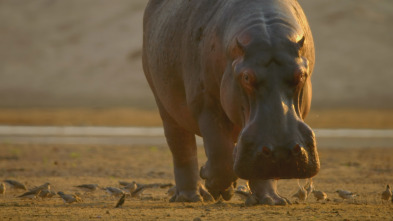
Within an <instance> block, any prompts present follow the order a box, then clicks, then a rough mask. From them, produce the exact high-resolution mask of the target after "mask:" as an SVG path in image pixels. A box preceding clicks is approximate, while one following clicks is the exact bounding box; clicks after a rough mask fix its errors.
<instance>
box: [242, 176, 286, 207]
mask: <svg viewBox="0 0 393 221" xmlns="http://www.w3.org/2000/svg"><path fill="white" fill-rule="evenodd" d="M249 186H250V189H251V196H250V197H249V198H248V199H247V200H246V202H245V204H246V205H247V206H253V205H256V204H263V205H283V206H284V205H288V204H291V202H290V201H289V200H288V199H287V198H285V197H282V196H280V195H279V194H278V192H277V180H250V181H249Z"/></svg>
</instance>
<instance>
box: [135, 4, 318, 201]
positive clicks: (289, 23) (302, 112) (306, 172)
mask: <svg viewBox="0 0 393 221" xmlns="http://www.w3.org/2000/svg"><path fill="white" fill-rule="evenodd" d="M142 60H143V69H144V72H145V76H146V78H147V80H148V82H149V85H150V87H151V89H152V91H153V94H154V96H155V99H156V103H157V105H158V109H159V111H160V115H161V118H162V120H163V125H164V130H165V136H166V138H167V143H168V145H169V147H170V149H171V152H172V155H173V163H174V173H175V181H176V187H177V190H176V194H175V195H174V197H173V198H172V199H171V200H172V201H200V200H202V199H203V198H204V199H209V197H211V196H213V197H214V198H215V199H217V198H218V197H219V196H222V197H223V198H224V199H226V200H229V199H230V198H231V196H232V193H233V187H234V186H235V185H236V179H237V178H238V177H239V178H243V179H246V180H249V183H250V187H251V190H252V192H253V195H255V197H256V198H258V199H259V201H260V202H265V201H269V202H270V203H271V202H273V204H282V203H286V202H287V200H286V199H285V198H283V197H281V196H280V195H278V193H277V190H276V180H277V179H282V178H284V179H288V178H307V177H312V176H314V175H315V174H316V173H317V172H318V171H319V159H318V154H317V150H316V144H315V136H314V133H313V131H312V130H311V129H310V128H309V127H308V126H307V125H306V124H305V123H304V122H303V119H304V118H305V117H306V115H307V113H308V111H309V109H310V104H311V80H310V77H311V73H312V70H313V67H314V43H313V39H312V35H311V32H310V29H309V26H308V23H307V20H306V17H305V15H304V14H303V11H302V9H301V7H300V6H299V4H298V3H297V1H296V0H265V1H244V0H217V1H210V0H189V1H184V0H167V1H158V0H150V1H149V3H148V5H147V7H146V10H145V14H144V20H143V55H142ZM195 135H199V136H202V137H203V141H204V146H205V152H206V155H207V158H208V160H207V162H206V164H205V165H204V166H203V167H202V168H201V169H200V171H199V168H198V162H197V155H196V142H195ZM199 176H200V177H201V178H203V179H205V186H206V187H207V190H208V191H209V193H210V194H211V195H210V194H209V193H208V192H207V191H204V190H205V189H204V186H203V185H202V184H200V182H199ZM266 199H268V200H266Z"/></svg>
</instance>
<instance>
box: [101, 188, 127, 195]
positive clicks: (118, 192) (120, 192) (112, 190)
mask: <svg viewBox="0 0 393 221" xmlns="http://www.w3.org/2000/svg"><path fill="white" fill-rule="evenodd" d="M103 189H104V190H106V192H107V193H109V194H110V195H111V196H121V195H123V194H124V191H123V190H121V189H119V188H116V187H105V188H103Z"/></svg>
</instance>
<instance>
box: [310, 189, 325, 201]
mask: <svg viewBox="0 0 393 221" xmlns="http://www.w3.org/2000/svg"><path fill="white" fill-rule="evenodd" d="M312 193H313V195H314V197H315V198H316V199H317V201H319V200H326V199H327V194H326V193H324V192H322V191H320V190H313V191H312Z"/></svg>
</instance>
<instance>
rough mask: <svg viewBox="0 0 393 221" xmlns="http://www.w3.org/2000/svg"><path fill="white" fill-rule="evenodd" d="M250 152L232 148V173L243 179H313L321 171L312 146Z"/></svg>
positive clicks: (243, 148) (264, 148)
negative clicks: (233, 161)
mask: <svg viewBox="0 0 393 221" xmlns="http://www.w3.org/2000/svg"><path fill="white" fill-rule="evenodd" d="M314 144H315V142H314ZM247 149H248V150H249V151H247ZM253 149H254V148H246V147H244V146H242V145H241V144H238V145H236V147H235V150H234V157H235V164H234V171H235V173H236V175H237V176H238V177H240V178H242V179H247V180H251V179H293V178H296V179H305V178H310V177H313V176H315V175H316V174H317V173H318V172H319V169H320V163H319V157H318V153H317V149H316V146H315V145H310V146H308V147H306V148H305V147H302V146H300V145H295V147H294V148H291V149H285V148H282V147H281V148H280V147H277V148H275V149H273V150H271V149H270V148H267V147H262V148H259V150H257V151H255V149H254V150H253ZM256 149H258V148H256Z"/></svg>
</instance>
